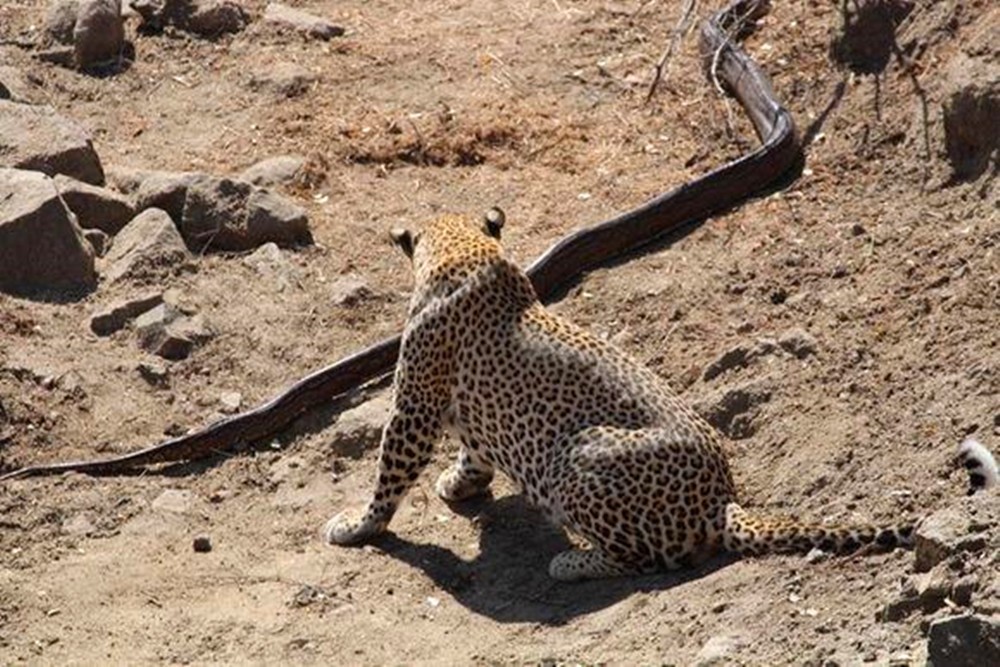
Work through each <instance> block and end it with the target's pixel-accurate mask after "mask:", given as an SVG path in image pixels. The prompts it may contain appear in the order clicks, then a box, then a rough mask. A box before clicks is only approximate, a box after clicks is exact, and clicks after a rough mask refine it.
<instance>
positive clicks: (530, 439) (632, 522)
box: [327, 216, 912, 579]
mask: <svg viewBox="0 0 1000 667" xmlns="http://www.w3.org/2000/svg"><path fill="white" fill-rule="evenodd" d="M412 244H413V245H412V257H413V264H414V276H415V286H414V292H413V297H412V300H411V305H410V313H409V318H408V321H407V326H406V329H405V332H404V336H403V344H402V349H401V354H400V361H399V364H398V366H397V371H396V387H395V390H396V396H395V410H394V414H393V417H392V418H391V419H390V422H389V424H387V425H386V429H385V433H384V436H383V442H382V450H381V453H380V462H379V476H378V480H377V483H376V489H375V491H374V493H373V496H372V500H371V501H370V502H369V505H368V507H367V509H366V511H365V513H364V515H363V516H362V517H361V519H360V520H351V519H350V518H349V517H345V516H344V515H340V516H338V517H335V518H334V519H333V520H331V522H330V524H329V525H328V529H327V535H328V539H330V541H333V542H338V543H345V542H352V541H357V540H358V539H359V538H363V537H365V536H367V535H369V534H372V533H374V532H377V531H378V530H381V529H383V528H384V527H385V525H386V524H387V522H388V520H389V518H390V517H391V516H392V513H393V512H394V510H395V507H396V505H397V504H398V501H399V499H400V498H401V497H402V495H403V494H404V493H405V492H406V490H407V489H408V488H409V486H410V485H412V483H413V481H414V480H415V479H416V477H417V475H418V474H419V471H420V470H421V469H422V468H423V467H424V466H425V465H426V464H427V462H428V461H429V460H430V450H431V447H432V445H433V444H434V441H436V440H437V439H438V438H439V437H440V435H441V434H442V432H443V431H444V430H446V429H447V430H450V431H452V432H453V433H454V434H455V435H457V436H458V437H459V439H460V440H461V443H462V447H461V451H460V454H459V459H458V462H457V463H456V464H455V465H454V466H453V467H452V468H451V469H449V470H448V471H446V472H445V473H443V474H442V475H441V477H440V478H439V479H438V483H437V490H438V493H439V494H440V495H441V496H442V497H443V498H445V499H446V500H461V499H463V498H465V497H468V496H470V495H473V494H475V493H478V492H480V491H482V490H483V489H485V488H486V486H487V485H488V484H489V483H490V481H491V480H492V478H493V474H494V470H496V469H498V470H500V471H502V472H504V473H505V474H507V475H508V476H510V477H511V478H512V479H513V480H514V481H515V482H517V483H518V484H519V485H520V486H521V488H522V489H523V490H524V492H525V494H526V495H527V496H528V498H529V499H530V500H531V501H532V502H533V503H534V504H535V505H537V506H539V507H541V508H542V509H543V510H544V511H545V512H546V513H547V514H548V515H549V516H550V517H551V518H552V519H553V520H554V521H556V522H557V523H559V524H560V525H564V526H566V527H567V528H569V529H571V530H573V531H575V532H577V533H579V534H580V535H582V536H583V537H585V538H586V539H587V540H588V541H589V542H590V544H591V545H592V548H591V549H589V550H582V551H576V550H573V551H569V552H566V553H563V554H560V555H558V556H557V557H556V558H555V559H553V561H552V564H551V566H550V572H551V573H552V575H553V576H555V577H557V578H561V579H575V578H581V577H594V576H607V575H616V574H626V573H633V572H645V571H650V570H654V569H658V568H673V567H678V566H681V565H683V564H686V563H690V562H692V561H695V560H699V559H701V558H703V557H704V556H706V555H708V554H710V553H712V552H713V551H715V550H716V549H718V548H724V549H727V550H731V551H736V552H739V553H744V554H760V553H767V552H779V551H780V552H789V551H808V550H809V549H811V548H813V547H821V548H824V549H827V550H831V551H845V550H851V549H854V548H857V547H859V546H861V545H864V544H871V543H875V544H880V545H883V546H887V547H888V546H893V545H897V544H907V543H909V541H910V536H911V532H912V527H911V526H901V527H888V528H875V527H872V526H858V527H847V528H833V527H824V526H817V525H810V524H805V523H801V522H799V521H797V520H791V519H773V518H768V517H764V516H760V515H755V514H754V513H752V512H749V511H747V510H745V509H743V508H741V507H740V506H739V505H738V504H737V494H736V489H735V486H734V484H733V479H732V475H731V472H730V469H729V464H728V462H727V460H726V457H725V455H724V452H723V448H722V445H721V442H720V438H719V436H718V434H717V433H716V432H715V431H714V430H713V429H712V428H711V427H710V426H709V425H708V424H707V423H706V422H705V421H704V420H703V419H702V418H701V417H699V416H698V415H697V414H696V413H695V412H694V411H692V410H691V409H690V408H689V407H687V406H686V405H685V404H684V403H683V402H681V401H680V400H679V398H678V397H677V396H676V395H675V394H674V393H673V392H672V391H671V389H670V388H669V387H668V385H667V384H666V382H664V381H663V380H662V379H661V378H659V377H658V376H657V375H656V374H655V373H653V372H652V371H650V370H649V369H647V368H645V367H644V366H642V365H641V364H639V363H637V362H636V361H634V360H633V359H631V358H630V357H629V356H628V355H626V354H625V353H624V352H622V351H621V350H619V349H618V348H616V347H614V346H613V345H611V344H609V343H607V342H605V341H603V340H601V339H599V338H596V337H594V336H592V335H591V334H589V333H587V332H586V331H584V330H582V329H580V328H579V327H577V326H575V325H573V324H572V323H570V322H568V321H567V320H565V319H563V318H561V317H558V316H557V315H555V314H553V313H551V312H549V311H547V310H546V309H545V308H544V307H543V306H542V304H541V303H540V302H539V301H538V299H537V297H536V295H535V292H534V289H533V288H532V285H531V282H530V280H529V279H528V277H527V276H526V275H525V274H524V272H523V271H521V269H520V268H518V267H517V265H515V264H514V263H513V262H511V261H510V260H508V259H507V258H505V257H504V255H503V251H502V248H501V246H500V244H499V242H498V241H497V240H496V239H494V238H492V237H491V236H490V235H489V234H488V233H486V231H484V230H483V229H480V228H478V227H477V226H476V225H474V224H473V223H471V222H470V221H469V220H467V219H465V218H463V217H460V216H443V217H441V218H438V219H437V220H434V221H432V222H431V223H430V224H429V225H427V226H426V227H425V228H424V229H423V230H422V231H421V232H419V233H418V234H416V235H414V236H413V237H412Z"/></svg>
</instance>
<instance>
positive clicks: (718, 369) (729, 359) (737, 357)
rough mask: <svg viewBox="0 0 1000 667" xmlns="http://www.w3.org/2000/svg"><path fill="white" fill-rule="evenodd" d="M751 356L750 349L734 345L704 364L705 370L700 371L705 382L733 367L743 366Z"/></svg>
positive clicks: (748, 361)
mask: <svg viewBox="0 0 1000 667" xmlns="http://www.w3.org/2000/svg"><path fill="white" fill-rule="evenodd" d="M752 358H753V356H752V353H751V350H750V349H748V348H746V347H744V346H742V345H741V346H738V347H734V348H733V349H731V350H729V351H727V352H725V353H723V355H722V356H721V357H719V358H718V359H716V360H715V361H713V362H712V363H710V364H709V365H708V366H706V367H705V372H704V373H702V378H703V379H704V380H705V381H706V382H707V381H709V380H712V379H714V378H716V377H718V376H720V375H722V374H723V373H725V372H726V371H728V370H731V369H733V368H744V367H746V366H747V365H748V364H749V363H750V360H751V359H752Z"/></svg>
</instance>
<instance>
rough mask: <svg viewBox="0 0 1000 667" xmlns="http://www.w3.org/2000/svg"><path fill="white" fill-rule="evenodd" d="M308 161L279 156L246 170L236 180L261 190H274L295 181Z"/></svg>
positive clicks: (291, 156)
mask: <svg viewBox="0 0 1000 667" xmlns="http://www.w3.org/2000/svg"><path fill="white" fill-rule="evenodd" d="M305 164H306V160H305V158H304V157H301V156H299V155H279V156H276V157H271V158H267V159H265V160H261V161H260V162H257V163H256V164H254V165H252V166H250V167H247V168H246V169H244V170H243V171H242V172H241V173H240V174H239V175H238V176H236V178H237V179H238V180H241V181H245V182H247V183H250V184H252V185H256V186H257V187H261V188H273V187H277V186H279V185H285V184H288V183H291V182H293V181H294V180H295V178H296V176H298V175H299V173H301V172H302V169H303V168H304V167H305Z"/></svg>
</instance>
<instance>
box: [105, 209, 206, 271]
mask: <svg viewBox="0 0 1000 667" xmlns="http://www.w3.org/2000/svg"><path fill="white" fill-rule="evenodd" d="M189 257H190V254H189V253H188V251H187V247H186V246H185V245H184V240H183V239H182V238H181V235H180V234H179V233H178V232H177V227H175V226H174V222H173V220H171V219H170V216H168V215H167V214H166V213H165V212H163V211H161V210H160V209H156V208H151V209H148V210H145V211H143V212H142V213H140V214H139V215H137V216H136V217H135V218H133V219H132V221H131V222H129V223H128V224H127V225H125V227H124V228H123V229H122V230H121V232H119V233H118V235H117V236H116V237H115V243H114V246H112V248H111V252H109V253H108V256H107V257H106V258H105V259H104V264H103V265H104V267H105V268H104V271H103V276H104V278H105V280H107V281H108V282H115V281H118V280H122V279H124V278H145V277H148V276H155V275H158V274H160V273H162V272H163V270H164V269H166V268H169V267H171V266H174V265H176V264H180V263H181V262H184V261H185V260H187V259H188V258H189Z"/></svg>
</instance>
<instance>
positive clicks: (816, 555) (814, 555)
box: [806, 548, 830, 564]
mask: <svg viewBox="0 0 1000 667" xmlns="http://www.w3.org/2000/svg"><path fill="white" fill-rule="evenodd" d="M829 558H830V554H828V553H827V552H825V551H823V550H822V549H819V548H813V549H810V551H809V553H807V554H806V562H807V563H812V564H815V563H822V562H823V561H825V560H829Z"/></svg>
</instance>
